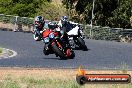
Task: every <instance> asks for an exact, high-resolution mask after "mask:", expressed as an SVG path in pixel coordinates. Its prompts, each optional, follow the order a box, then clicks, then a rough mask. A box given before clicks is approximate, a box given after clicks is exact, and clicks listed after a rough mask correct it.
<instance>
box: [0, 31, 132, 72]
mask: <svg viewBox="0 0 132 88" xmlns="http://www.w3.org/2000/svg"><path fill="white" fill-rule="evenodd" d="M85 41H86V44H87V47H88V48H89V51H81V50H75V54H76V57H75V59H68V60H58V57H55V55H54V54H53V55H49V56H45V55H44V54H43V52H42V50H43V46H44V44H43V42H36V41H35V40H34V39H33V36H32V34H31V33H23V32H12V31H0V47H4V48H9V49H12V50H14V51H16V52H17V53H18V55H17V56H15V57H12V58H7V59H0V66H1V67H3V66H4V67H14V66H17V67H53V68H77V67H78V66H80V65H82V66H83V67H85V68H88V69H120V68H123V67H124V66H125V67H127V68H126V69H132V44H127V43H119V42H111V41H101V40H88V39H86V40H85Z"/></svg>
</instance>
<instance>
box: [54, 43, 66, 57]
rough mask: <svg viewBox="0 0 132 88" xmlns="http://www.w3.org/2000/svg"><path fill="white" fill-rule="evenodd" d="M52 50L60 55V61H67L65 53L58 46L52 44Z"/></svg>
mask: <svg viewBox="0 0 132 88" xmlns="http://www.w3.org/2000/svg"><path fill="white" fill-rule="evenodd" d="M52 49H53V51H54V52H55V53H56V55H58V56H59V57H60V59H66V56H65V54H64V53H63V51H61V50H60V49H59V48H58V47H57V45H56V44H55V43H54V44H52Z"/></svg>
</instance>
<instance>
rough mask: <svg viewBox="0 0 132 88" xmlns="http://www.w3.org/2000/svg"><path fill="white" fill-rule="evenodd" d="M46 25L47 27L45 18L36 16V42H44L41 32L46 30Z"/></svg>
mask: <svg viewBox="0 0 132 88" xmlns="http://www.w3.org/2000/svg"><path fill="white" fill-rule="evenodd" d="M44 25H45V21H44V17H42V16H36V17H35V19H34V29H33V34H34V35H33V36H34V40H36V41H41V40H42V35H41V31H43V30H44Z"/></svg>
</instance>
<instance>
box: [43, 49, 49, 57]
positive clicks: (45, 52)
mask: <svg viewBox="0 0 132 88" xmlns="http://www.w3.org/2000/svg"><path fill="white" fill-rule="evenodd" d="M43 53H44V55H49V52H48V51H47V50H46V49H45V47H44V50H43Z"/></svg>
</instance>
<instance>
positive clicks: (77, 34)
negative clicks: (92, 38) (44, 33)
mask: <svg viewBox="0 0 132 88" xmlns="http://www.w3.org/2000/svg"><path fill="white" fill-rule="evenodd" d="M71 27H72V28H71V30H70V31H66V32H67V34H68V37H69V41H70V44H71V46H72V47H75V46H78V47H79V48H80V49H82V50H83V51H87V50H88V48H87V46H86V44H85V41H84V40H83V35H82V33H83V30H82V29H81V28H80V26H79V25H71ZM64 30H69V29H66V27H64Z"/></svg>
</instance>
